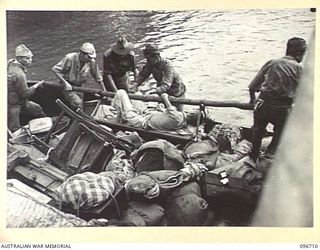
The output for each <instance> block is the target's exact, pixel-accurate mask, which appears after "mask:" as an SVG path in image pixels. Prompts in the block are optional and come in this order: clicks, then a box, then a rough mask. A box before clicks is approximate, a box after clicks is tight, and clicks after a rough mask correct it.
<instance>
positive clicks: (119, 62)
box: [103, 37, 138, 92]
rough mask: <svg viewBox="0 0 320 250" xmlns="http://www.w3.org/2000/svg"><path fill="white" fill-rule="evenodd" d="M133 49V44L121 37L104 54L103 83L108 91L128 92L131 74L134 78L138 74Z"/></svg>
mask: <svg viewBox="0 0 320 250" xmlns="http://www.w3.org/2000/svg"><path fill="white" fill-rule="evenodd" d="M133 48H134V44H133V43H131V42H128V41H127V39H126V38H124V37H120V38H119V39H118V40H117V42H115V43H113V44H111V45H110V49H108V50H107V51H106V52H105V53H104V54H103V82H104V85H105V87H106V89H107V91H112V92H116V91H117V90H118V89H124V90H125V91H128V88H129V83H130V80H129V72H130V71H131V72H133V73H134V78H135V77H136V75H137V73H138V72H137V68H136V63H135V57H134V52H133Z"/></svg>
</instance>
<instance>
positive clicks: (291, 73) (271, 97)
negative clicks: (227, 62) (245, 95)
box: [249, 37, 307, 163]
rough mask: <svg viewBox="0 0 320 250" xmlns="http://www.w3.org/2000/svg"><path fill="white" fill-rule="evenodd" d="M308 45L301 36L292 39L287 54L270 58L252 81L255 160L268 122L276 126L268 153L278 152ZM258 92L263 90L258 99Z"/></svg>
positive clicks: (251, 101) (288, 43) (253, 150)
mask: <svg viewBox="0 0 320 250" xmlns="http://www.w3.org/2000/svg"><path fill="white" fill-rule="evenodd" d="M306 47H307V46H306V41H305V40H304V39H302V38H299V37H293V38H291V39H289V40H288V42H287V51H286V55H285V56H284V57H282V58H280V59H276V60H270V61H268V62H267V63H266V64H265V65H264V66H263V67H262V68H261V69H260V71H259V72H258V74H257V76H256V77H255V78H254V79H253V81H252V82H251V83H250V85H249V91H250V103H252V104H255V105H254V125H253V128H252V143H253V148H252V152H251V153H250V157H251V159H252V160H253V161H254V163H255V162H256V161H257V159H258V157H259V153H260V147H261V141H262V138H263V135H264V133H265V130H266V127H267V125H268V124H269V123H271V124H273V126H274V129H273V130H274V134H273V138H272V141H271V143H270V144H269V146H268V148H267V152H266V154H267V156H270V157H273V156H274V154H275V152H276V149H277V147H278V144H279V140H280V137H281V133H282V130H283V127H284V125H285V122H286V120H287V117H288V114H289V112H290V109H291V106H292V103H293V100H294V97H295V93H296V88H297V86H298V84H299V80H300V77H301V73H302V67H301V65H300V64H299V63H300V62H301V61H302V59H303V56H304V54H305V51H306ZM255 92H260V95H259V97H258V98H257V99H256V97H255Z"/></svg>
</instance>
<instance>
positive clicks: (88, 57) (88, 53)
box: [52, 43, 103, 109]
mask: <svg viewBox="0 0 320 250" xmlns="http://www.w3.org/2000/svg"><path fill="white" fill-rule="evenodd" d="M96 56H97V54H96V50H95V48H94V46H93V44H91V43H84V44H83V45H82V46H81V48H80V51H79V52H72V53H69V54H67V55H66V56H65V57H64V58H63V59H62V60H61V61H60V62H58V63H57V64H56V65H55V66H53V68H52V71H53V73H54V74H55V75H56V76H57V77H58V79H59V80H60V82H61V83H62V84H63V85H64V91H63V92H62V93H63V96H64V97H65V99H66V100H67V101H68V102H69V103H70V105H71V107H73V108H78V107H80V108H81V109H82V108H83V93H78V92H70V91H71V90H72V86H79V87H81V86H82V85H83V84H84V83H85V82H86V81H87V80H88V78H89V77H90V75H91V76H92V77H93V78H94V79H95V81H96V82H97V83H98V84H100V85H101V86H103V79H102V76H101V73H100V71H99V68H98V65H97V63H96V61H95V58H96Z"/></svg>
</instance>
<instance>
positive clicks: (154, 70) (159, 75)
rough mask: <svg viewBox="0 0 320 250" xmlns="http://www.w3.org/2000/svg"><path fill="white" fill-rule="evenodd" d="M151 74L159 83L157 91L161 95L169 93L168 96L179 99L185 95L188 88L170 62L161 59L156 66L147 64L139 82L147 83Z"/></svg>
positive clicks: (140, 74)
mask: <svg viewBox="0 0 320 250" xmlns="http://www.w3.org/2000/svg"><path fill="white" fill-rule="evenodd" d="M151 74H152V75H153V78H154V79H155V80H156V81H157V88H156V90H157V93H158V94H159V95H161V94H162V93H168V95H171V96H175V97H179V96H182V95H183V94H184V93H185V91H186V87H185V85H184V83H183V81H182V79H181V77H180V76H179V75H178V73H177V72H176V70H175V68H174V66H173V64H172V63H171V62H170V61H169V60H167V59H164V58H161V59H160V61H159V63H157V64H156V65H151V64H149V63H148V62H147V63H146V64H145V66H144V67H143V69H142V71H141V72H139V76H138V82H143V81H145V80H146V79H148V77H149V76H150V75H151Z"/></svg>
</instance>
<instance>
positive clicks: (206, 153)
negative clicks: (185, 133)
mask: <svg viewBox="0 0 320 250" xmlns="http://www.w3.org/2000/svg"><path fill="white" fill-rule="evenodd" d="M183 151H184V153H185V155H186V156H187V158H188V160H189V161H193V162H200V163H203V164H205V165H206V166H208V167H210V168H211V169H213V168H214V167H215V164H216V161H217V158H218V155H219V145H218V143H217V141H216V140H215V139H214V138H212V137H208V138H206V139H203V140H200V141H196V142H192V143H189V144H188V145H187V146H186V147H185V148H184V150H183Z"/></svg>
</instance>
